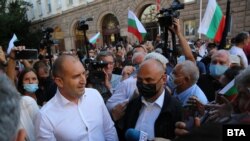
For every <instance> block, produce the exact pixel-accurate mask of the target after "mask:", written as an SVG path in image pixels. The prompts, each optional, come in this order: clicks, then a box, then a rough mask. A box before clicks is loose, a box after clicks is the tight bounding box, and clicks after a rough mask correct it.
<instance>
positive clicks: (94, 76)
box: [85, 59, 108, 83]
mask: <svg viewBox="0 0 250 141" xmlns="http://www.w3.org/2000/svg"><path fill="white" fill-rule="evenodd" d="M107 65H108V63H106V62H103V61H96V60H92V59H86V60H85V66H86V68H87V70H88V71H89V76H88V80H87V81H88V83H99V82H104V81H105V74H104V72H103V71H102V69H103V68H104V67H106V66H107Z"/></svg>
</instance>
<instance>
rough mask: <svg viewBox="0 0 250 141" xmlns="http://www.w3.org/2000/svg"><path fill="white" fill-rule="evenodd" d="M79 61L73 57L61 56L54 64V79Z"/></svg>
mask: <svg viewBox="0 0 250 141" xmlns="http://www.w3.org/2000/svg"><path fill="white" fill-rule="evenodd" d="M78 61H79V59H78V58H76V57H74V56H72V55H61V56H59V57H58V58H57V59H56V61H55V62H54V65H53V68H52V74H53V76H54V77H56V76H61V77H62V74H63V72H64V71H65V69H66V68H69V67H70V64H72V63H75V62H78Z"/></svg>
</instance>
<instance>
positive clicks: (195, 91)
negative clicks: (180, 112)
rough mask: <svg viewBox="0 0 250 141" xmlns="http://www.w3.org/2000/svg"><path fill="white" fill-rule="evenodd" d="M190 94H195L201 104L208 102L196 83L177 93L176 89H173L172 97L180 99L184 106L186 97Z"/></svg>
mask: <svg viewBox="0 0 250 141" xmlns="http://www.w3.org/2000/svg"><path fill="white" fill-rule="evenodd" d="M190 96H196V97H197V98H198V100H199V101H200V102H201V103H202V104H207V103H208V100H207V97H206V95H205V94H204V93H203V91H202V90H201V89H200V87H199V86H198V85H196V84H194V85H192V86H191V87H190V88H188V89H186V90H185V91H183V92H181V93H179V94H177V93H176V90H175V91H174V97H176V98H177V99H179V100H180V102H181V103H182V106H185V105H186V104H187V101H188V98H189V97H190Z"/></svg>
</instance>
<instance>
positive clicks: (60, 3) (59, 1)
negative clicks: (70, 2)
mask: <svg viewBox="0 0 250 141" xmlns="http://www.w3.org/2000/svg"><path fill="white" fill-rule="evenodd" d="M56 6H57V8H58V9H59V8H61V7H62V1H61V0H57V5H56Z"/></svg>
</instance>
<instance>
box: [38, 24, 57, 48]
mask: <svg viewBox="0 0 250 141" xmlns="http://www.w3.org/2000/svg"><path fill="white" fill-rule="evenodd" d="M53 32H54V29H53V28H51V27H48V28H46V29H42V33H43V38H42V40H41V41H40V48H41V49H44V48H45V47H49V46H50V45H51V44H53V41H52V40H51V39H50V38H51V37H52V36H51V33H53Z"/></svg>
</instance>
